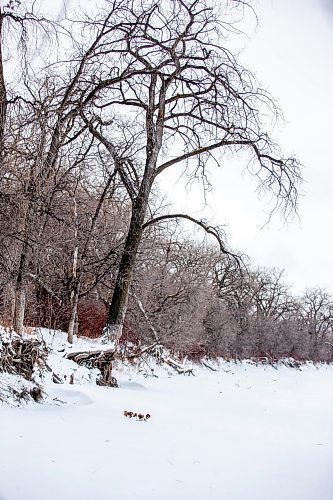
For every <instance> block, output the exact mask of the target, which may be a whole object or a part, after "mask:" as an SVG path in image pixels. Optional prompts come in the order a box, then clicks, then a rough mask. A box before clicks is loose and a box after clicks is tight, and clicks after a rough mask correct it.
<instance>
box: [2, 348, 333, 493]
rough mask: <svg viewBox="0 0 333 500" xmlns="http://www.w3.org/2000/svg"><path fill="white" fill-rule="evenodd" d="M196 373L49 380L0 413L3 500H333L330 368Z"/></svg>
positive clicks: (228, 367) (226, 366)
mask: <svg viewBox="0 0 333 500" xmlns="http://www.w3.org/2000/svg"><path fill="white" fill-rule="evenodd" d="M57 342H58V343H57V346H56V348H57V349H59V341H57ZM76 349H77V346H75V350H76ZM60 350H61V349H60ZM195 373H196V376H195V377H184V376H172V377H170V376H168V374H167V372H165V371H160V372H159V377H158V378H155V377H150V378H149V377H148V378H144V377H143V376H142V375H137V376H136V377H135V378H134V377H133V379H132V378H131V376H130V375H129V372H127V374H126V372H123V373H122V374H120V375H119V373H118V374H117V376H118V381H119V383H120V388H119V389H110V388H105V387H99V386H96V385H92V384H90V385H87V384H82V385H79V384H75V385H69V384H64V385H55V384H51V383H48V385H47V388H46V389H47V391H48V393H49V399H48V401H49V404H45V405H36V404H29V405H28V406H26V407H23V408H14V409H13V408H6V407H1V406H0V422H1V425H0V450H1V453H0V499H1V500H59V499H60V498H61V499H62V500H76V499H77V500H92V499H93V498H96V499H99V500H109V499H111V498H112V499H116V500H125V499H126V500H132V499H133V500H134V499H135V500H144V499H145V500H167V499H168V500H169V499H170V498H173V499H175V500H183V499H190V500H204V499H205V498H208V499H209V500H267V499H269V500H332V498H333V475H332V464H333V367H332V366H328V367H327V366H322V367H320V368H316V367H314V366H311V365H310V366H305V367H303V368H302V370H301V371H299V370H294V369H290V368H286V367H281V368H279V369H278V370H276V369H273V368H271V367H266V368H264V367H255V366H253V365H250V364H248V363H243V364H237V365H236V364H231V363H221V365H220V367H219V370H218V371H217V372H211V371H208V370H206V369H202V368H198V369H196V370H195ZM124 410H131V411H138V412H140V411H142V412H144V413H150V414H151V416H152V417H151V419H150V420H148V421H147V422H141V421H137V420H135V419H128V418H125V417H124V416H123V412H124Z"/></svg>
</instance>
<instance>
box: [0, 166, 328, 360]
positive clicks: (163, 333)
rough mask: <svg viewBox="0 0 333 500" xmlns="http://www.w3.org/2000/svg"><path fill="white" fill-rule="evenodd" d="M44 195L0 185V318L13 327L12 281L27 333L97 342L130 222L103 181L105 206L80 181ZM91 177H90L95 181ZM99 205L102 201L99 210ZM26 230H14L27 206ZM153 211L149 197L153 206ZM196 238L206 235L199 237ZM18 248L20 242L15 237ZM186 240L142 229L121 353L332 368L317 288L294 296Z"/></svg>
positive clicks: (163, 228) (163, 227) (22, 181)
mask: <svg viewBox="0 0 333 500" xmlns="http://www.w3.org/2000/svg"><path fill="white" fill-rule="evenodd" d="M59 177H60V178H61V183H60V182H59V180H58V178H57V177H53V178H52V179H50V180H49V183H48V186H49V192H52V193H54V196H53V198H52V203H48V204H47V203H46V201H45V199H46V197H47V194H48V193H47V192H43V191H41V192H39V196H38V197H37V196H36V197H34V198H32V197H31V196H30V197H28V196H27V191H26V186H27V184H28V183H29V176H28V175H27V174H26V175H24V172H21V173H20V175H19V174H18V172H15V170H13V172H12V175H11V176H9V175H8V176H7V177H6V178H2V183H1V226H0V231H1V274H0V279H1V296H0V298H1V317H0V321H1V323H2V324H5V325H12V324H13V318H14V314H15V294H16V292H17V281H18V273H19V271H20V266H21V263H22V255H23V253H24V252H25V261H24V266H25V267H24V274H22V276H21V280H22V281H21V285H22V289H23V290H24V296H25V304H24V306H25V324H26V325H29V326H46V327H50V328H55V329H63V330H66V331H68V329H69V326H70V322H71V319H72V312H73V308H76V306H77V319H76V321H75V324H74V328H73V331H74V333H78V334H79V335H88V336H91V337H98V336H99V335H101V333H102V329H103V327H104V325H105V322H106V318H107V309H108V306H109V303H110V300H111V296H112V292H113V287H114V281H115V275H116V270H117V265H118V262H119V259H120V256H121V253H122V248H123V244H124V239H125V236H126V229H127V221H128V210H129V207H128V204H127V202H126V200H125V199H124V197H123V196H122V191H121V188H120V187H119V186H118V187H117V185H116V183H113V186H112V189H110V191H109V194H108V196H105V197H104V198H103V193H104V191H103V189H102V187H99V186H98V184H97V183H96V182H95V183H94V184H91V183H90V182H89V176H85V175H84V171H83V170H82V169H81V168H80V169H79V170H77V171H75V170H71V171H70V172H68V171H62V172H59ZM96 178H97V176H96ZM101 200H102V201H103V203H101ZM29 201H30V203H31V214H32V220H33V224H31V225H30V226H29V229H30V231H29V234H25V233H24V232H22V229H21V228H22V224H23V222H22V221H24V217H25V216H26V211H27V205H28V203H29ZM155 205H157V199H156V200H155ZM202 236H204V232H203V235H202ZM24 238H26V241H25V239H24ZM199 238H200V234H198V240H196V241H189V240H187V239H186V238H185V237H184V236H183V233H182V226H181V225H179V224H176V223H175V222H174V221H163V222H160V223H157V224H155V225H153V226H149V227H147V228H146V231H145V233H144V238H143V240H142V242H141V245H140V248H139V254H138V260H137V265H136V268H135V274H134V277H133V281H132V285H131V293H130V299H129V304H128V308H127V315H126V319H125V327H124V332H123V338H122V340H121V343H122V345H123V346H125V347H126V343H138V342H140V343H143V344H150V343H152V342H154V340H155V338H154V335H155V334H157V335H158V338H159V341H160V342H161V343H162V344H163V345H164V346H166V347H168V348H169V349H171V350H173V351H177V352H180V353H182V354H184V355H188V356H190V357H192V358H197V359H199V358H201V357H203V356H213V357H214V356H223V357H225V358H236V359H237V358H239V359H242V358H248V357H270V358H275V359H278V358H281V357H294V358H296V359H300V360H304V359H311V360H314V361H332V358H333V356H332V354H333V299H332V297H330V296H329V295H328V294H327V293H326V292H325V291H323V290H321V289H313V290H307V291H306V293H305V294H304V296H302V297H300V298H295V297H293V296H292V294H291V292H290V289H289V287H288V286H287V285H286V283H285V281H284V276H283V273H282V272H281V271H279V270H276V269H260V268H258V269H253V268H252V269H251V266H250V265H249V264H248V265H245V264H243V263H242V261H241V260H239V259H238V260H237V259H235V258H234V257H233V256H229V255H222V254H221V253H220V252H219V250H218V248H216V246H215V245H214V243H213V242H210V244H208V243H207V242H206V243H200V240H199Z"/></svg>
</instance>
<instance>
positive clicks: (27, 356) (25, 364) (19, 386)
mask: <svg viewBox="0 0 333 500" xmlns="http://www.w3.org/2000/svg"><path fill="white" fill-rule="evenodd" d="M46 359H47V348H46V345H45V343H44V342H43V341H42V340H41V339H39V338H38V337H37V336H34V335H26V336H22V337H21V336H19V335H17V334H16V333H14V332H12V331H10V330H6V329H1V330H0V377H1V379H0V381H1V383H0V401H5V402H6V401H9V400H11V399H12V400H13V401H20V400H22V399H23V400H26V401H27V400H29V399H33V400H34V401H39V400H41V399H42V397H43V395H42V389H41V387H40V385H39V384H38V383H37V382H36V381H35V380H34V376H35V373H36V370H38V368H41V369H43V368H45V366H46Z"/></svg>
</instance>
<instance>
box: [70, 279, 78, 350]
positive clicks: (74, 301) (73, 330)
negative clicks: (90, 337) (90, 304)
mask: <svg viewBox="0 0 333 500" xmlns="http://www.w3.org/2000/svg"><path fill="white" fill-rule="evenodd" d="M79 290H80V286H79V284H78V286H77V287H76V290H75V292H74V294H73V297H72V300H71V302H72V310H71V318H70V320H69V325H68V335H67V342H69V343H70V344H73V339H74V334H75V333H77V331H76V330H77V305H78V302H79Z"/></svg>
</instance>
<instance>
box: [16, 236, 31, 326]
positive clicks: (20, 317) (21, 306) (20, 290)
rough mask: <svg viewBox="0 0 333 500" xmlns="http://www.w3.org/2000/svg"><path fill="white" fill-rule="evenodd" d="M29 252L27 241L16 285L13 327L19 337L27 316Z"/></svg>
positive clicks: (23, 249) (24, 245)
mask: <svg viewBox="0 0 333 500" xmlns="http://www.w3.org/2000/svg"><path fill="white" fill-rule="evenodd" d="M27 252H28V244H27V241H25V242H24V244H23V248H22V253H21V258H20V264H19V269H18V273H17V278H16V285H15V304H14V318H13V327H14V330H15V331H16V333H17V334H19V335H22V333H23V324H24V314H25V301H26V296H25V283H24V275H25V270H26V262H27Z"/></svg>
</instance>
